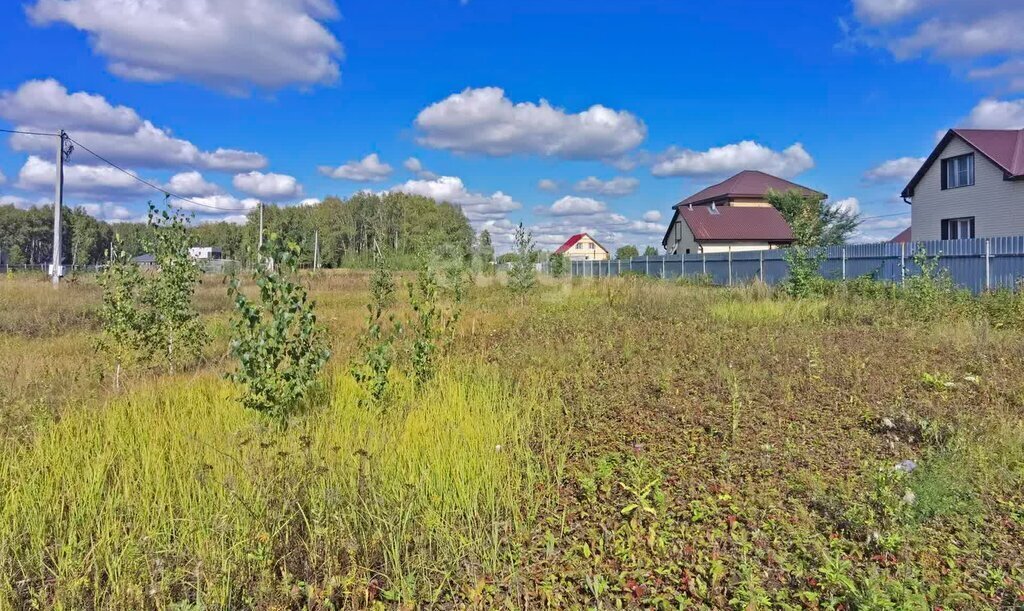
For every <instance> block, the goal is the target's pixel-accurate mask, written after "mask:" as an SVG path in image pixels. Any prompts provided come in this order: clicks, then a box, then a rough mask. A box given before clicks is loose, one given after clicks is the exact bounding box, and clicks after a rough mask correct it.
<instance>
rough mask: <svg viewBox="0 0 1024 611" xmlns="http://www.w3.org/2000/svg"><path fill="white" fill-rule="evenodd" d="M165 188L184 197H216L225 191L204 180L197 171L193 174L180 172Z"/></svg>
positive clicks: (192, 172)
mask: <svg viewBox="0 0 1024 611" xmlns="http://www.w3.org/2000/svg"><path fill="white" fill-rule="evenodd" d="M164 188H165V189H167V190H168V191H170V192H172V193H175V194H177V195H181V196H184V197H195V196H202V195H216V194H218V193H221V192H222V191H223V190H222V189H221V188H220V187H219V186H217V185H215V184H213V183H212V182H209V181H207V180H206V179H205V178H203V175H202V174H200V173H199V172H196V171H195V170H192V171H191V172H179V173H178V174H175V175H174V176H171V179H170V180H168V181H167V184H165V185H164Z"/></svg>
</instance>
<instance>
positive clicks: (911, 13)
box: [853, 0, 1024, 85]
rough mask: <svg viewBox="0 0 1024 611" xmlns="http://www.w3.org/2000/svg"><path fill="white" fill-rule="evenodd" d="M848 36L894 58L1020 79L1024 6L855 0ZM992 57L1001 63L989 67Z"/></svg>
mask: <svg viewBox="0 0 1024 611" xmlns="http://www.w3.org/2000/svg"><path fill="white" fill-rule="evenodd" d="M853 4H854V15H855V17H856V18H857V19H858V21H859V22H860V24H861V27H860V28H859V29H858V30H856V31H855V32H854V33H853V37H854V38H856V39H858V40H861V41H863V42H867V44H869V45H873V46H881V47H884V48H886V49H887V50H888V51H889V52H890V53H891V54H892V55H893V57H895V58H896V59H897V60H899V61H905V60H909V59H915V58H920V57H925V58H929V59H933V60H938V61H942V62H945V63H948V64H949V65H951V66H953V67H955V68H957V69H960V68H963V67H967V68H970V70H968V75H969V76H972V77H974V78H1003V79H1006V80H1008V81H1010V83H1011V85H1012V84H1013V83H1016V84H1017V85H1024V81H1022V80H1020V79H1021V77H1022V74H1024V73H1022V72H1021V66H1022V63H1021V59H1022V53H1024V37H1022V36H1021V35H1020V33H1021V32H1022V31H1024V7H1022V5H1021V4H1020V2H1007V1H1006V0H972V1H971V2H963V1H961V0H854V2H853ZM993 62H998V63H999V64H1000V65H999V66H997V67H996V68H992V64H993Z"/></svg>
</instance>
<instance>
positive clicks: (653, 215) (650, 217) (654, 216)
mask: <svg viewBox="0 0 1024 611" xmlns="http://www.w3.org/2000/svg"><path fill="white" fill-rule="evenodd" d="M642 218H643V220H644V221H646V222H648V223H657V222H658V221H660V220H661V213H660V212H658V211H657V210H648V211H647V212H644V215H643V217H642Z"/></svg>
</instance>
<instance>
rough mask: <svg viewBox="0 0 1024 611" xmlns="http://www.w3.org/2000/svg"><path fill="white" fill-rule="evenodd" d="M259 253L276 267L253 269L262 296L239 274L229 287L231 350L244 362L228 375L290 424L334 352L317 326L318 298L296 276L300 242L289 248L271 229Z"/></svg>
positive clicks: (246, 397)
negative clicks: (246, 287) (250, 291)
mask: <svg viewBox="0 0 1024 611" xmlns="http://www.w3.org/2000/svg"><path fill="white" fill-rule="evenodd" d="M260 254H261V256H262V257H264V258H270V257H271V256H273V259H274V261H276V266H273V267H271V266H269V265H268V266H258V267H257V268H256V270H255V271H254V272H253V280H254V281H255V283H256V286H257V287H258V288H259V300H258V301H253V300H250V299H249V298H248V297H247V296H246V295H245V294H244V293H243V292H242V289H241V283H240V282H239V280H238V277H237V276H236V277H234V278H232V279H231V284H230V287H229V289H228V292H229V294H230V295H231V296H232V297H233V298H234V301H235V311H236V316H235V317H234V319H233V320H232V340H231V353H232V355H234V356H235V358H237V359H238V365H239V366H238V370H237V371H235V372H234V373H231V374H229V378H230V379H231V380H232V381H233V382H235V383H236V384H239V385H240V386H242V388H243V393H242V405H244V406H245V407H247V408H249V409H253V410H256V411H258V412H260V413H262V414H264V415H266V416H269V417H271V418H273V419H274V420H276V421H277V422H278V423H279V424H280V425H281V426H282V427H285V426H286V425H287V423H288V419H289V418H290V417H291V416H292V415H293V414H294V413H295V412H297V411H298V410H299V408H301V407H303V406H304V405H305V403H306V400H307V397H308V395H309V393H310V391H311V390H312V389H313V388H314V386H315V385H316V383H317V376H318V374H319V373H320V370H321V369H322V368H323V366H324V365H325V364H326V363H327V360H328V358H330V355H331V352H330V350H328V348H327V346H326V342H325V340H324V333H323V329H322V328H321V327H320V326H318V325H317V322H316V313H315V311H314V304H313V302H311V301H309V299H308V297H307V295H306V289H305V288H303V287H302V286H301V285H300V284H298V283H297V282H296V281H295V280H294V279H293V276H294V274H295V271H296V269H297V265H298V258H299V254H300V252H299V247H298V246H297V245H295V244H294V243H291V244H288V245H287V247H285V246H283V245H282V244H281V241H280V239H279V238H278V236H277V234H271V236H270V239H269V240H267V242H266V244H265V246H264V250H263V251H262V252H261V253H260Z"/></svg>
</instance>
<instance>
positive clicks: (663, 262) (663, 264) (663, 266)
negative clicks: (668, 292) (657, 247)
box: [661, 255, 665, 280]
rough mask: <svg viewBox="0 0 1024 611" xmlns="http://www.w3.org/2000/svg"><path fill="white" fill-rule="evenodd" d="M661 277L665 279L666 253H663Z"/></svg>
mask: <svg viewBox="0 0 1024 611" xmlns="http://www.w3.org/2000/svg"><path fill="white" fill-rule="evenodd" d="M661 279H662V280H664V279H665V255H661Z"/></svg>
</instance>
